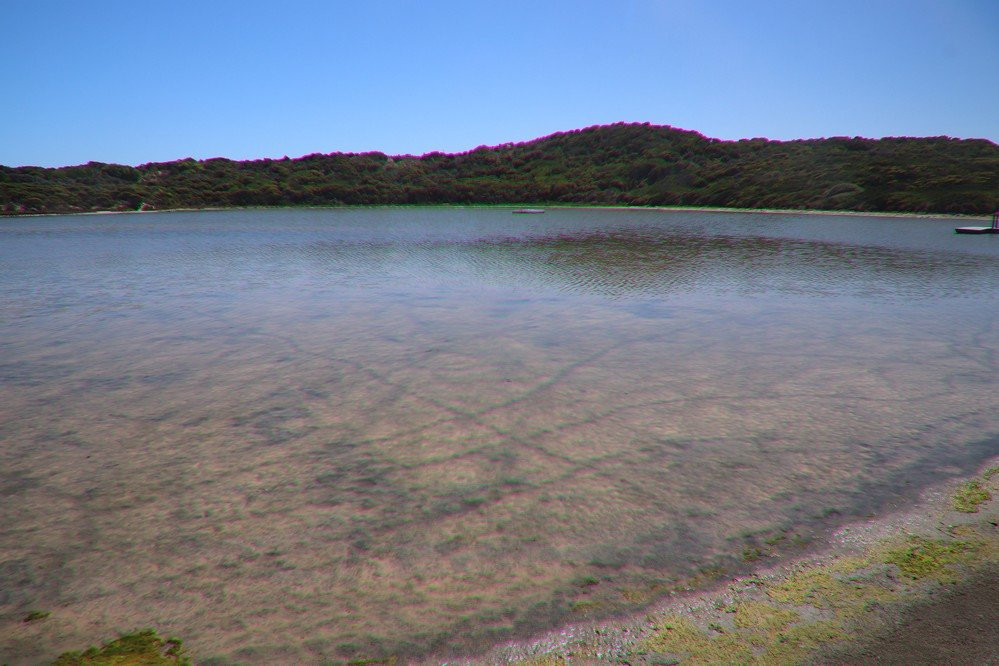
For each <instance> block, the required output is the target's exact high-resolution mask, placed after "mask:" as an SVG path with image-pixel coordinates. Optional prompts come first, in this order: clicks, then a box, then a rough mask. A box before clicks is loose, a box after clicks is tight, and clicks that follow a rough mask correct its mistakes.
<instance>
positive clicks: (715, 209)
mask: <svg viewBox="0 0 999 666" xmlns="http://www.w3.org/2000/svg"><path fill="white" fill-rule="evenodd" d="M526 206H530V207H534V208H543V209H545V210H612V211H636V212H659V213H720V214H725V213H728V214H732V213H738V214H746V215H816V216H825V217H886V218H898V219H942V220H986V221H987V220H990V219H991V216H990V214H988V213H983V214H979V215H971V214H966V213H915V212H901V211H858V210H831V209H820V208H725V207H719V206H614V205H602V204H601V205H598V204H593V205H590V204H539V203H519V204H512V203H502V204H491V203H467V204H459V203H440V204H351V205H342V206H337V205H330V206H226V207H208V208H163V209H155V210H93V211H76V212H69V213H14V214H8V213H0V219H19V218H34V217H75V216H85V215H86V216H97V215H148V214H156V213H203V212H215V213H218V212H227V211H269V210H273V211H278V210H280V211H294V210H303V211H307V210H366V209H383V208H384V209H428V208H442V209H452V208H483V209H511V210H514V209H518V208H524V207H526Z"/></svg>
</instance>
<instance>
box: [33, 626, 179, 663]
mask: <svg viewBox="0 0 999 666" xmlns="http://www.w3.org/2000/svg"><path fill="white" fill-rule="evenodd" d="M112 665H113V666H191V661H190V660H189V659H188V658H187V656H186V655H185V653H184V648H183V642H182V641H181V640H180V639H179V638H160V636H159V635H158V634H157V633H156V632H155V631H154V630H152V629H143V630H140V631H136V632H133V633H130V634H125V635H123V636H119V637H118V638H116V639H114V640H113V641H109V642H107V643H105V644H104V645H102V646H101V647H99V648H98V647H91V648H88V649H86V650H84V651H82V652H64V653H62V654H61V655H59V658H58V659H56V660H55V661H54V662H52V666H112Z"/></svg>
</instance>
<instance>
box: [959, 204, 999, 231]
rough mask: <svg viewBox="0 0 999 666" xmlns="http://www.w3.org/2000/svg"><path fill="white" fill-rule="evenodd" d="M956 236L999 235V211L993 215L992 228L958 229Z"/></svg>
mask: <svg viewBox="0 0 999 666" xmlns="http://www.w3.org/2000/svg"><path fill="white" fill-rule="evenodd" d="M954 233H956V234H999V210H997V211H996V212H994V213H992V226H991V227H958V228H956V229H954Z"/></svg>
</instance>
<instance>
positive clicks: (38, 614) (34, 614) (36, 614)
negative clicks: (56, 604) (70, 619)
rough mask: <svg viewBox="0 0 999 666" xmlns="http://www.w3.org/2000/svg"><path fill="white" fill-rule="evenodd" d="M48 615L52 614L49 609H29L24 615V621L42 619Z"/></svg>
mask: <svg viewBox="0 0 999 666" xmlns="http://www.w3.org/2000/svg"><path fill="white" fill-rule="evenodd" d="M49 615H52V613H51V612H49V611H40V610H33V611H31V612H30V613H28V614H27V615H25V616H24V621H25V622H34V621H36V620H44V619H45V618H47V617H48V616H49Z"/></svg>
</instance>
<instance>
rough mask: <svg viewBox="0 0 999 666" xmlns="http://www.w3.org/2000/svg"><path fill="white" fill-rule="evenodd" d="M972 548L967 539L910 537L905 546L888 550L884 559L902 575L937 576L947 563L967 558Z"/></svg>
mask: <svg viewBox="0 0 999 666" xmlns="http://www.w3.org/2000/svg"><path fill="white" fill-rule="evenodd" d="M974 550H975V546H974V544H971V543H969V542H967V541H942V540H932V539H924V538H922V537H910V538H909V542H908V544H907V545H906V546H904V547H902V548H897V549H893V550H889V551H888V552H887V553H886V555H885V559H884V561H885V563H886V564H894V565H895V566H897V567H898V569H899V571H901V572H902V575H904V576H907V577H908V578H913V579H919V578H926V577H927V576H937V577H939V576H940V574H941V573H942V572H943V570H944V568H945V567H946V566H947V565H948V564H953V563H955V562H960V561H962V560H966V559H968V556H969V555H970V554H972V553H973V552H974Z"/></svg>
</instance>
